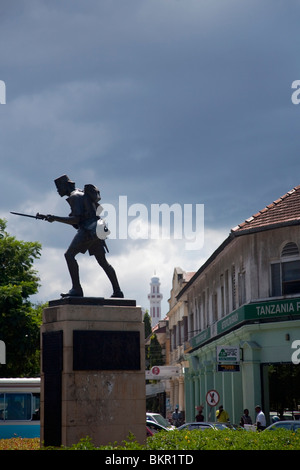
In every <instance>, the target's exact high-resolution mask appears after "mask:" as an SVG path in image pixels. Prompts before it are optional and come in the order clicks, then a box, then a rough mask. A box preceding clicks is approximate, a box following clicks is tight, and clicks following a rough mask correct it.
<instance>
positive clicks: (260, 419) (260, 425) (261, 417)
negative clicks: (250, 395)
mask: <svg viewBox="0 0 300 470" xmlns="http://www.w3.org/2000/svg"><path fill="white" fill-rule="evenodd" d="M255 411H256V413H257V415H256V422H255V424H256V428H257V430H258V431H263V430H264V429H266V417H265V414H264V413H263V411H262V409H261V406H259V405H256V407H255Z"/></svg>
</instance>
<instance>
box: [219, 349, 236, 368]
mask: <svg viewBox="0 0 300 470" xmlns="http://www.w3.org/2000/svg"><path fill="white" fill-rule="evenodd" d="M217 362H218V363H219V364H228V363H230V364H238V363H239V362H240V348H239V347H238V346H217Z"/></svg>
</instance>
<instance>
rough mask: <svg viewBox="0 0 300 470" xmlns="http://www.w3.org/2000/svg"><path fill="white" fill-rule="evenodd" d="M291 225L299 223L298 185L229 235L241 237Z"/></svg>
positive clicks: (299, 193)
mask: <svg viewBox="0 0 300 470" xmlns="http://www.w3.org/2000/svg"><path fill="white" fill-rule="evenodd" d="M291 223H300V185H299V186H296V187H295V188H293V189H291V191H288V192H287V193H286V194H284V195H283V196H281V197H280V198H278V199H276V201H274V202H272V203H271V204H269V205H268V206H266V207H264V208H263V209H262V210H261V211H259V212H257V213H256V214H254V215H252V216H251V217H249V218H248V219H247V220H245V221H244V222H242V223H241V224H239V225H237V227H234V228H233V229H231V233H232V234H235V235H242V234H243V233H246V232H249V231H260V230H264V229H268V228H271V227H273V226H281V225H287V224H291Z"/></svg>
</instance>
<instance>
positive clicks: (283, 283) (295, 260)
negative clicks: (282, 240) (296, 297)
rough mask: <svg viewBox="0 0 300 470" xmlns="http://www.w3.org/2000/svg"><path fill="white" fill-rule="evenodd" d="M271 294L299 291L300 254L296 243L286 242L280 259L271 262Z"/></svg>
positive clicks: (286, 293) (296, 292)
mask: <svg viewBox="0 0 300 470" xmlns="http://www.w3.org/2000/svg"><path fill="white" fill-rule="evenodd" d="M271 282H272V286H271V296H272V297H275V296H280V295H291V294H299V293H300V256H299V250H298V247H297V245H296V243H287V244H286V245H285V246H284V248H283V250H282V252H281V258H280V261H279V262H277V263H272V264H271Z"/></svg>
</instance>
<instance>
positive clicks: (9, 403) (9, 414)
mask: <svg viewBox="0 0 300 470" xmlns="http://www.w3.org/2000/svg"><path fill="white" fill-rule="evenodd" d="M40 390H41V379H40V378H7V379H2V378H0V439H10V438H12V437H23V438H26V437H40Z"/></svg>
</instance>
